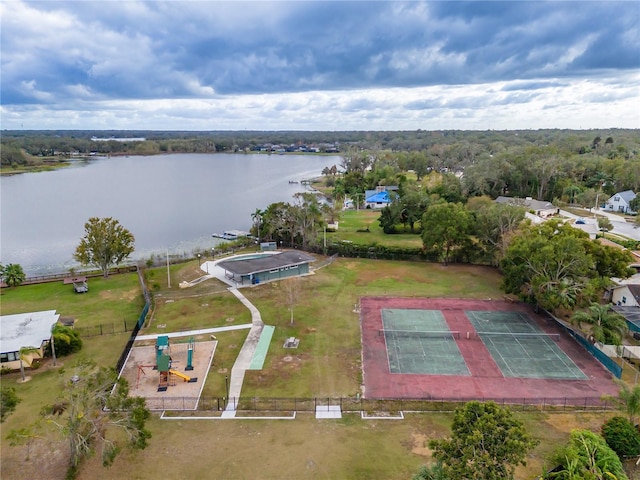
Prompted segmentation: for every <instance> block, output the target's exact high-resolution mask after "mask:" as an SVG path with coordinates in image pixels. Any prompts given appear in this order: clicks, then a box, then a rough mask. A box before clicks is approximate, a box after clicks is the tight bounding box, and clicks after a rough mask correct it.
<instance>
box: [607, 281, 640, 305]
mask: <svg viewBox="0 0 640 480" xmlns="http://www.w3.org/2000/svg"><path fill="white" fill-rule="evenodd" d="M611 302H612V303H613V304H614V305H617V306H620V307H640V284H627V285H620V286H618V287H613V289H612V291H611Z"/></svg>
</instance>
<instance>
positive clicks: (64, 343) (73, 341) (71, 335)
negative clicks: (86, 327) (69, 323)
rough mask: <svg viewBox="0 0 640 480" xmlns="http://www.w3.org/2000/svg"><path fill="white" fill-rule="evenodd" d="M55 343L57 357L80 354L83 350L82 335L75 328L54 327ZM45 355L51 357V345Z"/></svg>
mask: <svg viewBox="0 0 640 480" xmlns="http://www.w3.org/2000/svg"><path fill="white" fill-rule="evenodd" d="M53 343H54V346H55V349H56V356H57V357H64V356H65V355H69V354H71V353H76V352H79V351H80V349H81V348H82V339H81V338H80V334H79V333H78V332H76V331H75V330H74V329H73V328H70V327H65V326H63V325H56V326H55V327H53ZM45 354H46V355H51V345H47V348H46V350H45Z"/></svg>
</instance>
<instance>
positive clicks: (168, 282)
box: [167, 250, 171, 288]
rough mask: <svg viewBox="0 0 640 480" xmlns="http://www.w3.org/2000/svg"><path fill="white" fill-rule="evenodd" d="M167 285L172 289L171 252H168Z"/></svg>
mask: <svg viewBox="0 0 640 480" xmlns="http://www.w3.org/2000/svg"><path fill="white" fill-rule="evenodd" d="M167 285H168V286H169V288H171V272H170V271H169V250H167Z"/></svg>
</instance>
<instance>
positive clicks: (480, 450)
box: [429, 401, 538, 480]
mask: <svg viewBox="0 0 640 480" xmlns="http://www.w3.org/2000/svg"><path fill="white" fill-rule="evenodd" d="M537 443H538V442H537V440H535V439H533V438H532V437H531V435H530V434H529V433H528V432H527V431H526V429H525V428H524V424H523V423H522V422H521V421H520V420H518V419H517V418H515V417H514V416H513V413H512V412H511V410H509V409H508V408H506V407H501V406H499V405H497V404H496V403H494V402H486V403H482V402H477V401H473V402H469V403H467V404H465V405H464V407H461V408H458V409H456V411H455V413H454V417H453V424H452V426H451V437H450V438H447V439H444V440H432V441H430V442H429V446H430V448H432V449H433V456H434V458H435V459H436V460H437V461H439V462H441V467H442V471H443V473H444V475H445V477H446V478H451V479H454V478H465V479H469V480H507V479H511V478H513V474H514V470H515V467H516V466H517V465H518V464H523V465H524V464H525V457H526V455H527V452H528V451H529V450H530V449H532V448H533V447H535V446H536V445H537Z"/></svg>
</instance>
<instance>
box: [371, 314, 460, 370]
mask: <svg viewBox="0 0 640 480" xmlns="http://www.w3.org/2000/svg"><path fill="white" fill-rule="evenodd" d="M381 314H382V326H383V328H382V329H381V330H380V331H379V335H382V336H384V341H385V344H386V347H387V359H388V362H389V371H390V372H391V373H408V374H421V375H470V373H469V369H468V368H467V364H466V363H465V361H464V358H463V356H462V354H461V353H460V349H459V348H458V345H457V343H456V339H458V338H459V337H460V335H459V332H453V331H451V330H450V329H449V327H448V325H447V322H446V320H445V319H444V316H443V315H442V313H441V312H440V311H439V310H412V309H383V310H382V311H381Z"/></svg>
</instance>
